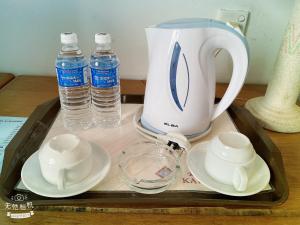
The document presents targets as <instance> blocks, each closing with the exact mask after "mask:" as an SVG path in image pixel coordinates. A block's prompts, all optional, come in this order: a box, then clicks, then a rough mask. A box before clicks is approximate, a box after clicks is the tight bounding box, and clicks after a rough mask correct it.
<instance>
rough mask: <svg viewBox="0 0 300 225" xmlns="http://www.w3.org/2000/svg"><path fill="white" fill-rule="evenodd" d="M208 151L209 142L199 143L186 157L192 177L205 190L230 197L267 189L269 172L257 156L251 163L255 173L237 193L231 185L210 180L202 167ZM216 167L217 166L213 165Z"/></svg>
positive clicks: (252, 193)
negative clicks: (204, 187)
mask: <svg viewBox="0 0 300 225" xmlns="http://www.w3.org/2000/svg"><path fill="white" fill-rule="evenodd" d="M209 150H210V142H201V143H199V144H197V145H195V146H194V147H193V148H192V149H191V151H190V152H188V155H187V165H188V168H189V170H190V171H191V173H192V175H193V176H194V177H195V179H197V180H198V181H199V182H200V183H201V184H202V185H204V186H206V187H207V188H209V189H211V190H213V191H216V192H218V193H222V194H225V195H230V196H240V197H241V196H249V195H254V194H256V193H258V192H260V191H263V190H264V189H268V187H267V186H268V184H269V181H270V170H269V168H268V166H267V164H266V163H265V162H264V160H263V159H262V158H261V157H260V156H258V155H257V157H256V158H255V160H254V162H253V167H254V168H255V172H254V173H253V174H252V176H251V177H249V180H248V185H247V188H246V189H245V190H244V191H238V190H236V189H235V188H234V186H233V185H228V184H224V183H222V182H219V181H217V180H215V179H214V178H212V177H211V176H210V175H209V174H208V173H207V172H206V169H205V167H204V165H205V158H206V154H207V151H209ZM215 166H217V165H215Z"/></svg>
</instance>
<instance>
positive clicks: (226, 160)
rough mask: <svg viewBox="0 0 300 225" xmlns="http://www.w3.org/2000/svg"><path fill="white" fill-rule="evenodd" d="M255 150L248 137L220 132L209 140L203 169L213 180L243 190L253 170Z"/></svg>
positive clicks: (235, 133) (236, 133)
mask: <svg viewBox="0 0 300 225" xmlns="http://www.w3.org/2000/svg"><path fill="white" fill-rule="evenodd" d="M255 158H256V153H255V150H254V148H253V146H252V144H251V143H250V141H249V139H248V138H247V137H246V136H245V135H243V134H241V133H238V132H227V133H221V134H219V135H218V136H216V137H215V138H213V140H212V141H211V142H210V146H209V150H208V151H207V153H206V157H205V164H204V167H205V170H206V172H207V173H208V174H209V175H210V176H211V177H212V178H214V179H215V180H217V181H219V182H221V183H224V184H227V185H233V187H234V188H235V189H236V190H237V191H245V190H246V189H247V186H248V180H249V177H250V176H252V174H253V172H254V171H255V168H254V162H255Z"/></svg>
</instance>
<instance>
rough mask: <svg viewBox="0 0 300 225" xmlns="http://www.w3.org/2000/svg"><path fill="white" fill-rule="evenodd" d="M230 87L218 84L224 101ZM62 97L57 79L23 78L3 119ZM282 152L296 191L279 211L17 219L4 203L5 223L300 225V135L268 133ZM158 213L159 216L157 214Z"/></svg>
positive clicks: (61, 214) (2, 101)
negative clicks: (267, 224) (8, 215)
mask: <svg viewBox="0 0 300 225" xmlns="http://www.w3.org/2000/svg"><path fill="white" fill-rule="evenodd" d="M121 86H122V93H131V94H143V93H144V88H145V81H130V80H122V85H121ZM226 87H227V85H226V84H218V85H217V94H216V95H217V96H219V97H220V96H222V95H223V93H224V91H225V90H226ZM264 92H265V86H260V85H245V86H244V88H243V89H242V91H241V93H240V94H239V96H238V97H237V99H236V103H237V104H240V105H242V104H244V103H245V101H246V100H247V99H249V98H252V97H256V96H261V95H263V94H264ZM57 95H58V93H57V83H56V78H55V77H41V76H18V77H16V78H15V79H14V80H12V81H11V82H10V83H8V84H7V85H6V86H4V87H3V88H2V89H0V115H6V116H29V115H30V113H32V112H33V110H34V108H35V107H36V106H37V105H38V104H40V103H42V102H44V101H47V100H50V99H52V98H54V97H56V96H57ZM266 132H267V133H268V135H269V136H270V137H271V139H272V140H273V142H274V143H275V144H276V145H277V146H278V148H279V149H280V151H281V153H282V156H283V160H284V164H285V168H286V174H287V179H288V183H289V188H290V195H289V199H288V200H287V201H286V203H284V204H283V205H281V206H277V207H273V208H223V207H213V208H209V207H197V208H192V207H185V208H169V209H155V210H153V209H147V208H145V209H124V208H117V209H107V208H104V209H103V208H101V206H99V207H98V208H97V209H93V210H91V212H71V211H70V212H66V211H68V209H69V208H62V211H47V210H45V211H36V210H35V211H34V212H35V215H34V216H33V217H31V218H29V219H23V220H12V219H9V218H8V217H7V216H6V210H5V207H4V206H5V203H4V202H3V201H0V224H9V223H14V224H22V223H24V224H58V223H59V224H80V223H83V224H98V223H101V224H116V225H119V224H120V225H121V224H138V225H141V224H151V225H152V224H200V223H201V224H215V225H221V224H244V225H248V224H249V225H250V224H251V225H254V224H266V223H270V224H272V225H276V224H280V225H284V224H293V225H297V224H300V133H297V134H281V133H276V132H271V131H266ZM154 212H155V213H154Z"/></svg>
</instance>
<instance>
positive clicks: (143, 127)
mask: <svg viewBox="0 0 300 225" xmlns="http://www.w3.org/2000/svg"><path fill="white" fill-rule="evenodd" d="M142 112H143V107H141V108H139V109H138V110H137V111H136V113H135V115H134V118H133V123H134V126H135V128H136V129H137V131H138V132H139V133H140V134H141V135H143V136H144V137H146V138H148V139H151V140H153V139H157V136H158V135H166V134H167V133H166V132H163V131H161V130H159V129H157V128H155V127H153V126H151V125H150V124H149V123H148V122H147V121H146V120H144V119H143V118H142ZM211 128H212V123H210V124H209V127H208V128H207V129H206V130H205V131H203V132H201V133H196V134H191V135H185V137H186V138H187V139H188V140H189V141H190V142H194V141H198V140H199V139H201V138H203V137H204V136H206V135H207V134H209V133H210V131H211Z"/></svg>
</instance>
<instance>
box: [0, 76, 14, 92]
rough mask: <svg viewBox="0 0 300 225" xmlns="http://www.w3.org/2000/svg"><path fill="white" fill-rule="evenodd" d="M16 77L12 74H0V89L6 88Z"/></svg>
mask: <svg viewBox="0 0 300 225" xmlns="http://www.w3.org/2000/svg"><path fill="white" fill-rule="evenodd" d="M14 77H15V76H14V75H12V74H11V73H1V74H0V89H1V88H2V87H4V86H5V85H6V84H7V83H9V82H10V81H11V80H12V79H14Z"/></svg>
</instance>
